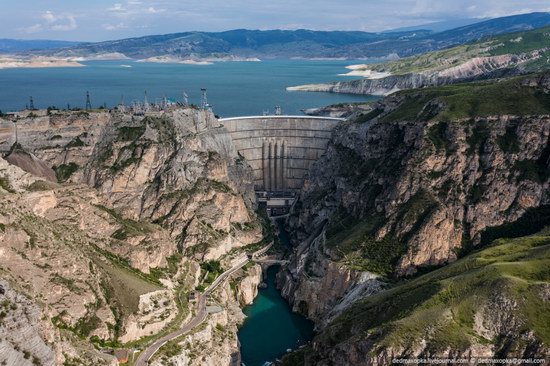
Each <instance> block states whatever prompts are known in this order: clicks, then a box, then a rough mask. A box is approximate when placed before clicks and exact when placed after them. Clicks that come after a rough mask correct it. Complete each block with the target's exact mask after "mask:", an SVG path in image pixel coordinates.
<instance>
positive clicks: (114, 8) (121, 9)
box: [107, 3, 127, 12]
mask: <svg viewBox="0 0 550 366" xmlns="http://www.w3.org/2000/svg"><path fill="white" fill-rule="evenodd" d="M107 10H108V11H114V12H126V11H127V9H126V8H124V7H123V6H122V4H120V3H116V4H113V6H112V7H110V8H107Z"/></svg>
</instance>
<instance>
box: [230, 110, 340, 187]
mask: <svg viewBox="0 0 550 366" xmlns="http://www.w3.org/2000/svg"><path fill="white" fill-rule="evenodd" d="M219 121H220V123H222V124H223V125H224V126H225V128H226V129H227V130H228V131H229V133H230V135H231V138H232V140H233V143H234V144H235V146H236V148H237V150H238V151H239V153H240V154H241V155H242V156H243V157H244V158H245V159H246V160H247V161H248V163H249V164H250V166H251V167H252V169H253V170H254V183H255V190H256V191H257V192H291V191H296V190H299V189H300V188H301V187H302V185H303V183H304V177H305V174H306V173H307V171H308V170H309V168H310V166H311V164H313V163H314V162H315V161H316V160H317V159H319V157H320V156H321V155H322V154H323V153H324V152H325V150H326V148H327V144H328V141H329V139H330V135H331V132H332V130H333V129H334V127H335V126H336V125H337V124H338V123H340V122H342V121H343V119H341V118H330V117H310V116H252V117H235V118H224V119H220V120H219Z"/></svg>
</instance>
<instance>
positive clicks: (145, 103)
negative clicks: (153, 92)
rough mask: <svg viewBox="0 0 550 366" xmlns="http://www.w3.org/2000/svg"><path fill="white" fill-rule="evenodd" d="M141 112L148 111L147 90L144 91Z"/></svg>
mask: <svg viewBox="0 0 550 366" xmlns="http://www.w3.org/2000/svg"><path fill="white" fill-rule="evenodd" d="M143 111H144V112H148V111H149V101H148V100H147V90H146V91H145V98H144V99H143Z"/></svg>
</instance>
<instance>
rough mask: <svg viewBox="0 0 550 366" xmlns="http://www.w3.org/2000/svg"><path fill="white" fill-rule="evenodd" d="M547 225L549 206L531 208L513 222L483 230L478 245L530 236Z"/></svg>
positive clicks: (548, 221) (549, 217) (549, 223)
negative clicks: (501, 239) (502, 239)
mask: <svg viewBox="0 0 550 366" xmlns="http://www.w3.org/2000/svg"><path fill="white" fill-rule="evenodd" d="M548 225H550V206H539V207H536V208H531V209H528V210H527V211H526V212H525V213H524V214H523V215H522V216H521V217H520V218H519V219H517V220H516V221H514V222H510V223H506V224H503V225H499V226H494V227H488V228H486V229H485V230H483V232H482V233H481V241H480V245H482V246H483V245H488V244H490V243H492V242H493V241H494V240H496V239H500V238H519V237H522V236H526V235H531V234H534V233H537V232H539V231H541V230H542V229H544V228H545V227H546V226H548Z"/></svg>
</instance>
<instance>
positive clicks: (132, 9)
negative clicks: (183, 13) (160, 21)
mask: <svg viewBox="0 0 550 366" xmlns="http://www.w3.org/2000/svg"><path fill="white" fill-rule="evenodd" d="M107 11H109V12H111V13H113V14H114V15H117V16H119V17H128V16H139V15H143V14H160V13H164V12H165V11H166V9H161V8H157V7H155V6H152V5H149V6H144V5H143V3H142V2H141V1H138V0H127V1H126V3H124V4H123V3H114V4H113V6H111V7H110V8H107Z"/></svg>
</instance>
